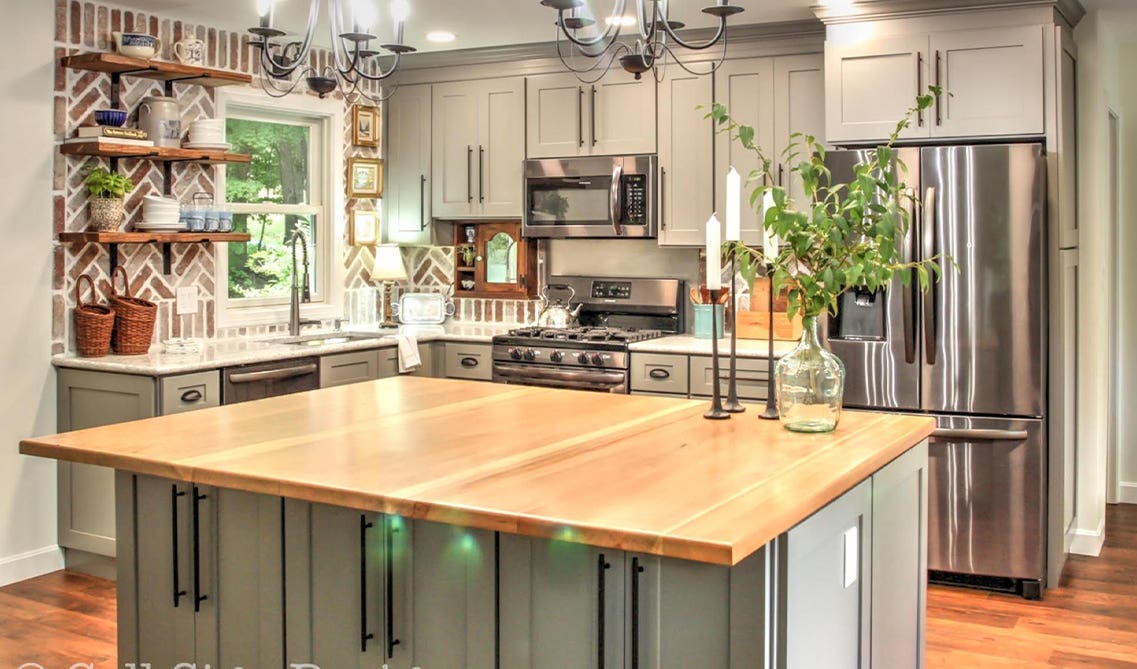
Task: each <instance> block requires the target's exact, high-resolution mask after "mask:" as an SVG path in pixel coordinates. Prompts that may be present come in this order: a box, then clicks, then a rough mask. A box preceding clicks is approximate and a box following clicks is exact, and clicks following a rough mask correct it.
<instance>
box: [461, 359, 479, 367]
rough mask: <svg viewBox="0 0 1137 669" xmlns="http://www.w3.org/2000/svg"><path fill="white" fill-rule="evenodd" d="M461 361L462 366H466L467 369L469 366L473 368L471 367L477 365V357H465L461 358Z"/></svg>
mask: <svg viewBox="0 0 1137 669" xmlns="http://www.w3.org/2000/svg"><path fill="white" fill-rule="evenodd" d="M461 363H462V366H463V367H466V368H467V369H469V368H473V367H477V366H478V359H477V358H471V357H465V358H462V360H461Z"/></svg>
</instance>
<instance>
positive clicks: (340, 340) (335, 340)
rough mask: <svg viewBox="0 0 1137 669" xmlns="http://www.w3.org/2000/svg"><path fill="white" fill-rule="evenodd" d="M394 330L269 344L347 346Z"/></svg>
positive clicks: (329, 334)
mask: <svg viewBox="0 0 1137 669" xmlns="http://www.w3.org/2000/svg"><path fill="white" fill-rule="evenodd" d="M395 332H397V331H396V330H391V331H390V332H382V331H380V332H374V333H370V332H369V333H366V334H350V333H346V332H345V333H326V334H313V335H305V336H300V337H285V338H283V339H270V340H268V341H269V343H272V344H289V345H292V346H312V347H317V346H331V345H333V344H347V343H348V342H353V341H367V340H369V339H382V338H383V337H386V336H388V335H392V334H395Z"/></svg>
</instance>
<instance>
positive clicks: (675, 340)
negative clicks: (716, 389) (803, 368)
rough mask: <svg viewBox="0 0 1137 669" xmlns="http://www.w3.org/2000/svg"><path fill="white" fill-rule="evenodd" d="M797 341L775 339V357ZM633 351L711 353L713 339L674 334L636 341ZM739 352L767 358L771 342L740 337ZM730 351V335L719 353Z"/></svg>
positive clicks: (741, 355)
mask: <svg viewBox="0 0 1137 669" xmlns="http://www.w3.org/2000/svg"><path fill="white" fill-rule="evenodd" d="M796 346H797V342H796V341H775V342H774V357H775V358H780V357H782V356H783V355H785V354H787V353H789V352H790V351H792V350H794V347H796ZM628 348H629V350H631V352H632V353H674V354H678V355H710V354H711V340H710V339H696V338H695V337H693V336H691V335H673V336H670V337H660V338H659V339H650V340H648V341H641V342H636V343H635V344H632V345H630V346H629V347H628ZM737 352H738V357H740V358H765V357H766V356H767V353H768V352H769V344H768V343H767V342H766V341H765V340H764V339H739V340H738V342H737ZM729 353H730V337H729V336H727V337H725V338H723V339H720V340H719V355H727V354H729Z"/></svg>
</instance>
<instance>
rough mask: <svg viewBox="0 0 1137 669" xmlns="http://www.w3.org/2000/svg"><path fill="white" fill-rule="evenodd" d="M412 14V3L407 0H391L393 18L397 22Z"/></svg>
mask: <svg viewBox="0 0 1137 669" xmlns="http://www.w3.org/2000/svg"><path fill="white" fill-rule="evenodd" d="M410 15H411V3H409V2H407V0H391V18H392V19H394V21H395V23H403V22H404V21H406V20H407V18H408V17H409V16H410Z"/></svg>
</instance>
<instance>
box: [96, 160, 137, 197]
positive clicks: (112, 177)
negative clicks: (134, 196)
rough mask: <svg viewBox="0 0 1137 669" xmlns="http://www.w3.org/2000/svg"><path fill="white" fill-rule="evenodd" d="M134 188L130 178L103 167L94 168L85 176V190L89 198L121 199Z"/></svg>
mask: <svg viewBox="0 0 1137 669" xmlns="http://www.w3.org/2000/svg"><path fill="white" fill-rule="evenodd" d="M132 188H134V182H133V181H131V180H130V178H128V177H126V176H124V175H122V174H119V173H118V172H111V171H109V170H107V169H106V168H105V167H96V168H94V169H93V170H91V171H90V172H89V173H88V174H87V189H88V190H89V191H90V193H91V197H119V198H120V197H123V196H124V195H126V194H127V193H129V192H130V190H131V189H132Z"/></svg>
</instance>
